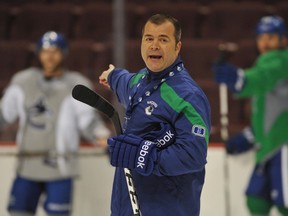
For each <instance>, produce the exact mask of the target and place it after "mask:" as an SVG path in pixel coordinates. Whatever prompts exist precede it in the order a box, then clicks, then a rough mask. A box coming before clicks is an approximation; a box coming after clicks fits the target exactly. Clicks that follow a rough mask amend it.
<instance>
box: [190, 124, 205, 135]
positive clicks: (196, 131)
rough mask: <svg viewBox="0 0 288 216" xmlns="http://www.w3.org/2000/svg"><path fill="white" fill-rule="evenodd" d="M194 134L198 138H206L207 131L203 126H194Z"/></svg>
mask: <svg viewBox="0 0 288 216" xmlns="http://www.w3.org/2000/svg"><path fill="white" fill-rule="evenodd" d="M192 133H193V134H195V135H196V136H201V137H204V136H205V133H206V130H205V128H204V127H203V126H201V125H193V127H192Z"/></svg>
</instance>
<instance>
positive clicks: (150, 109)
mask: <svg viewBox="0 0 288 216" xmlns="http://www.w3.org/2000/svg"><path fill="white" fill-rule="evenodd" d="M147 104H148V107H146V108H145V114H146V115H149V116H150V115H152V112H153V111H154V109H155V108H157V107H158V104H157V103H156V102H154V101H147Z"/></svg>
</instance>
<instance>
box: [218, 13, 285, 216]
mask: <svg viewBox="0 0 288 216" xmlns="http://www.w3.org/2000/svg"><path fill="white" fill-rule="evenodd" d="M256 34H257V39H256V42H257V47H258V50H259V53H260V56H259V57H258V59H257V60H256V63H255V65H254V66H253V67H251V68H248V69H241V68H238V67H236V66H234V65H231V64H229V63H217V64H215V65H214V66H213V71H214V73H215V79H216V82H217V83H225V84H226V85H227V87H228V88H229V90H231V91H232V92H233V93H235V95H236V96H238V97H246V98H251V99H252V118H251V124H252V127H251V131H250V132H252V134H253V135H254V138H255V139H254V141H253V139H251V138H253V137H251V136H249V137H248V136H247V134H250V135H251V133H247V130H246V132H243V133H240V134H238V135H236V136H234V137H232V138H231V139H230V140H228V141H227V143H226V145H227V151H228V153H236V152H242V151H244V150H246V149H248V148H250V147H252V146H253V145H252V144H251V142H252V141H253V143H254V144H255V145H254V146H257V148H255V150H256V165H255V168H254V171H253V173H252V176H251V178H250V182H249V184H248V187H247V190H246V196H247V207H248V209H249V212H250V214H251V215H252V216H256V215H257V216H267V215H269V212H270V210H271V208H272V206H275V207H277V209H278V210H279V212H280V214H281V215H288V132H287V128H288V50H287V49H286V45H287V44H286V40H287V30H286V27H285V23H284V21H283V19H282V18H280V17H278V16H266V17H263V18H262V19H261V20H260V22H259V23H258V25H257V28H256Z"/></svg>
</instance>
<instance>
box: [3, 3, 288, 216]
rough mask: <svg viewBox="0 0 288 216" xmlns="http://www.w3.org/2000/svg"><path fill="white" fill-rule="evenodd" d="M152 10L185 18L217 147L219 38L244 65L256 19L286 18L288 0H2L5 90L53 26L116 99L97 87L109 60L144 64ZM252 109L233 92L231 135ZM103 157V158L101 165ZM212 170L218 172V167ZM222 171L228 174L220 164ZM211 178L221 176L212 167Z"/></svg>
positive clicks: (71, 62) (185, 53)
mask: <svg viewBox="0 0 288 216" xmlns="http://www.w3.org/2000/svg"><path fill="white" fill-rule="evenodd" d="M155 13H167V14H170V15H172V16H174V17H175V18H177V19H178V20H179V21H180V22H181V24H182V30H183V36H182V43H183V46H182V50H181V52H180V55H181V57H182V59H183V60H184V64H185V67H186V68H187V69H188V71H189V72H190V73H191V76H192V77H193V78H194V79H195V80H196V82H198V84H199V85H200V86H201V87H202V89H203V90H204V92H205V93H206V95H207V97H208V99H209V101H210V104H211V110H212V133H211V137H210V141H211V144H210V146H211V147H213V146H214V147H215V149H216V152H217V151H218V149H219V148H218V146H219V143H221V138H220V115H219V93H218V85H216V84H215V83H214V81H213V74H212V72H211V65H212V63H213V62H214V61H216V60H217V58H219V44H221V43H224V42H233V43H235V44H236V45H237V47H238V49H237V51H235V52H234V53H232V54H231V58H230V61H231V62H232V63H234V64H237V65H239V66H240V67H243V68H247V67H249V66H251V65H252V64H253V62H254V60H255V59H256V57H257V50H256V46H255V34H254V32H255V26H256V23H257V22H258V20H259V19H260V17H262V16H264V15H272V14H273V15H274V14H277V15H280V16H282V17H283V18H284V19H285V20H286V22H287V20H288V2H287V1H285V0H282V1H281V0H254V1H247V0H246V1H245V0H195V1H194V0H0V77H1V79H0V94H1V95H2V92H3V90H4V89H5V87H6V86H7V84H8V83H9V81H10V79H11V77H12V76H13V74H15V73H16V72H17V71H19V70H22V69H25V68H27V67H30V66H33V65H37V59H36V58H35V56H34V49H35V44H36V42H37V40H38V38H39V37H41V36H42V35H43V34H44V33H45V32H47V31H50V30H54V31H58V32H61V33H63V34H64V35H65V37H66V38H67V40H68V41H69V47H70V50H69V55H68V57H67V59H66V65H67V67H68V68H69V69H71V70H75V71H79V72H81V73H83V74H84V75H85V76H87V77H88V78H90V79H91V80H92V81H93V82H94V86H95V89H96V90H97V91H98V92H100V94H102V95H103V96H104V97H105V98H106V99H108V100H109V101H111V102H112V103H114V104H115V98H114V96H113V95H112V93H111V92H110V91H109V90H107V89H104V88H102V87H100V86H99V84H98V76H99V75H100V73H102V71H103V70H105V69H107V68H108V64H109V63H113V64H115V66H116V67H125V68H127V69H128V70H130V71H131V72H136V71H137V70H139V69H140V68H143V67H144V66H145V65H144V63H143V61H142V59H141V54H140V42H141V40H140V39H141V30H142V27H143V25H144V23H145V21H146V20H147V18H148V17H150V16H151V15H153V14H155ZM249 109H250V104H249V101H248V100H245V99H241V100H235V99H234V98H233V96H232V95H230V94H229V133H230V134H231V135H232V134H234V133H236V132H238V131H240V130H241V129H242V128H243V127H244V126H246V125H249V119H250V111H249ZM107 124H109V122H108V121H107ZM16 127H17V126H16V125H15V126H10V127H9V128H7V129H5V130H1V131H0V140H1V141H3V142H2V143H4V144H5V143H7V142H4V141H13V140H14V139H15V133H16V129H17V128H16ZM0 146H1V142H0ZM214 153H215V152H214ZM216 154H217V153H216ZM210 157H212V158H213V159H212V158H210V159H211V160H214V157H215V158H217V160H218V161H219V160H222V161H220V163H222V162H223V158H224V157H225V155H224V154H223V151H222V152H221V153H220V154H219V155H218V154H217V156H215V155H213V154H212V156H210ZM218 157H219V158H218ZM245 157H247V156H245ZM221 158H222V159H221ZM238 159H239V158H238ZM238 159H236V160H238ZM246 159H247V158H245V159H244V160H243V159H241V158H240V159H239V160H240V161H242V160H243V161H245V160H246ZM234 160H235V159H234ZM106 162H107V161H106V160H104V162H103V163H105V164H106ZM223 163H224V162H223ZM240 163H241V162H240ZM238 165H239V164H238ZM221 166H222V165H221ZM248 166H249V165H248ZM249 168H250V167H249ZM208 169H211V168H208ZM215 169H216V170H217V168H215ZM239 169H241V166H240V168H239ZM247 169H248V168H247ZM213 172H215V174H216V175H217V172H218V171H215V170H214V171H213ZM221 172H224V171H223V169H221ZM244 172H245V173H248V171H244ZM207 173H209V172H208V171H207ZM239 173H241V171H239V172H238V175H239ZM218 174H219V172H218ZM243 175H244V176H245V175H246V174H243ZM209 176H211V178H214V179H215V178H216V179H217V176H216V177H215V176H212V174H211V172H210V174H208V177H209ZM218 177H219V176H218ZM223 178H224V177H221V179H222V180H223ZM234 178H235V177H234ZM243 178H244V180H243V181H246V180H245V177H243ZM221 179H220V180H219V181H220V182H221ZM240 179H241V174H240ZM111 181H112V180H111ZM211 181H212V180H211ZM208 182H209V180H208ZM108 183H109V182H108ZM238 185H239V183H238ZM208 187H210V186H208ZM231 187H232V186H231ZM239 187H240V189H241V192H240V189H239V193H243V191H244V189H243V191H242V188H241V183H240V186H239ZM243 187H244V186H243ZM222 189H223V188H222ZM222 189H221V190H222ZM222 192H223V190H222ZM222 192H221V193H222ZM0 193H1V192H0ZM216 193H217V192H216ZM210 195H211V194H210ZM218 195H219V194H218ZM214 196H215V194H214ZM219 196H220V197H221V195H219ZM223 196H224V195H223ZM207 197H208V196H207ZM215 198H216V199H217V196H216V197H215ZM219 199H220V198H219ZM237 202H238V201H235V203H237ZM241 202H242V201H241ZM222 207H223V206H222ZM222 207H221V208H222ZM240 207H241V205H240ZM240 207H239V206H238V208H239V209H241V208H240ZM219 208H220V207H219ZM223 208H225V207H223ZM223 208H222V209H223ZM244 208H245V207H244ZM240 212H241V211H240ZM214 213H215V211H214ZM96 215H98V214H96ZM99 215H101V214H99ZM203 215H204V214H203ZM206 215H208V216H209V214H206ZM214 215H217V214H214ZM218 215H221V213H220V214H218ZM234 215H237V214H236V213H235V214H234ZM234 215H233V216H234ZM239 215H241V216H244V215H245V214H244V213H240V214H239ZM83 216H85V215H83ZM88 216H89V215H88Z"/></svg>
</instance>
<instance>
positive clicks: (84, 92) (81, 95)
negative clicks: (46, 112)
mask: <svg viewBox="0 0 288 216" xmlns="http://www.w3.org/2000/svg"><path fill="white" fill-rule="evenodd" d="M72 96H73V98H75V99H76V100H78V101H81V102H83V103H85V104H87V105H90V106H92V107H93V108H95V109H97V110H99V111H101V112H102V113H104V114H105V115H106V116H107V117H108V118H109V119H110V120H111V121H112V122H113V125H114V127H115V131H116V133H117V135H120V134H121V133H122V127H121V123H120V119H119V115H118V112H117V111H116V110H115V109H114V107H113V106H112V104H110V103H109V102H108V101H107V100H106V99H104V98H103V97H101V96H100V95H98V94H97V93H96V92H94V91H92V90H91V89H89V88H87V87H86V86H83V85H76V86H75V87H74V88H73V90H72ZM124 173H125V178H126V183H127V187H128V192H129V197H130V201H131V205H132V210H133V214H134V216H141V215H142V214H141V211H140V208H139V202H138V198H137V193H136V190H135V187H134V182H133V177H132V174H131V171H130V170H129V169H127V168H124Z"/></svg>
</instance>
